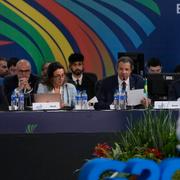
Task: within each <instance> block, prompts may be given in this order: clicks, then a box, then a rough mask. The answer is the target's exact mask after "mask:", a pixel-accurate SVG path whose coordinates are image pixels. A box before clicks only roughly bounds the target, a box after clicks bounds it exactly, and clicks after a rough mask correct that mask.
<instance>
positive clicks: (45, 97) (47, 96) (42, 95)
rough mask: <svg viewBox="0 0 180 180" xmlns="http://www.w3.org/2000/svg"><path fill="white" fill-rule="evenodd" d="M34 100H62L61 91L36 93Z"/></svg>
mask: <svg viewBox="0 0 180 180" xmlns="http://www.w3.org/2000/svg"><path fill="white" fill-rule="evenodd" d="M34 102H36V103H47V102H60V94H59V93H38V94H34Z"/></svg>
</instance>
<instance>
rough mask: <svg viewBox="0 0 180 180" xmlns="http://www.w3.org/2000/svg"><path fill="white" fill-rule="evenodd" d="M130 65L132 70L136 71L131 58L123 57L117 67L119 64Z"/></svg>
mask: <svg viewBox="0 0 180 180" xmlns="http://www.w3.org/2000/svg"><path fill="white" fill-rule="evenodd" d="M120 62H122V63H129V64H130V65H131V69H132V70H133V69H134V62H133V60H132V59H131V58H130V57H129V56H122V57H120V58H119V59H118V62H117V65H119V63H120Z"/></svg>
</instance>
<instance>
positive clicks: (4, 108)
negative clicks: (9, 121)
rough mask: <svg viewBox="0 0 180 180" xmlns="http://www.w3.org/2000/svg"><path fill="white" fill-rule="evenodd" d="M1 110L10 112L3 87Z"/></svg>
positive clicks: (0, 90)
mask: <svg viewBox="0 0 180 180" xmlns="http://www.w3.org/2000/svg"><path fill="white" fill-rule="evenodd" d="M0 110H8V101H7V98H6V96H5V94H4V88H3V86H0Z"/></svg>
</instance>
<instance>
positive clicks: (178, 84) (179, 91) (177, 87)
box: [168, 80, 180, 101]
mask: <svg viewBox="0 0 180 180" xmlns="http://www.w3.org/2000/svg"><path fill="white" fill-rule="evenodd" d="M178 98H180V80H177V81H174V82H173V83H172V84H171V85H170V87H169V90H168V100H170V101H176V100H177V99H178Z"/></svg>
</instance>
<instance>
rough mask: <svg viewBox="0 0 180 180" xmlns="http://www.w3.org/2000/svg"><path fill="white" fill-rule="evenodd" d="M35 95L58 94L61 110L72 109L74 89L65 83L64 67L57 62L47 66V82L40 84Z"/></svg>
mask: <svg viewBox="0 0 180 180" xmlns="http://www.w3.org/2000/svg"><path fill="white" fill-rule="evenodd" d="M37 93H60V97H61V99H60V103H61V108H63V107H72V108H73V107H74V105H75V96H76V93H77V92H76V88H75V86H74V85H73V84H71V83H67V82H66V73H65V69H64V67H63V66H62V65H61V64H60V63H59V62H52V63H50V64H49V66H48V70H47V81H46V82H45V83H43V84H42V83H40V84H39V86H38V90H37Z"/></svg>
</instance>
